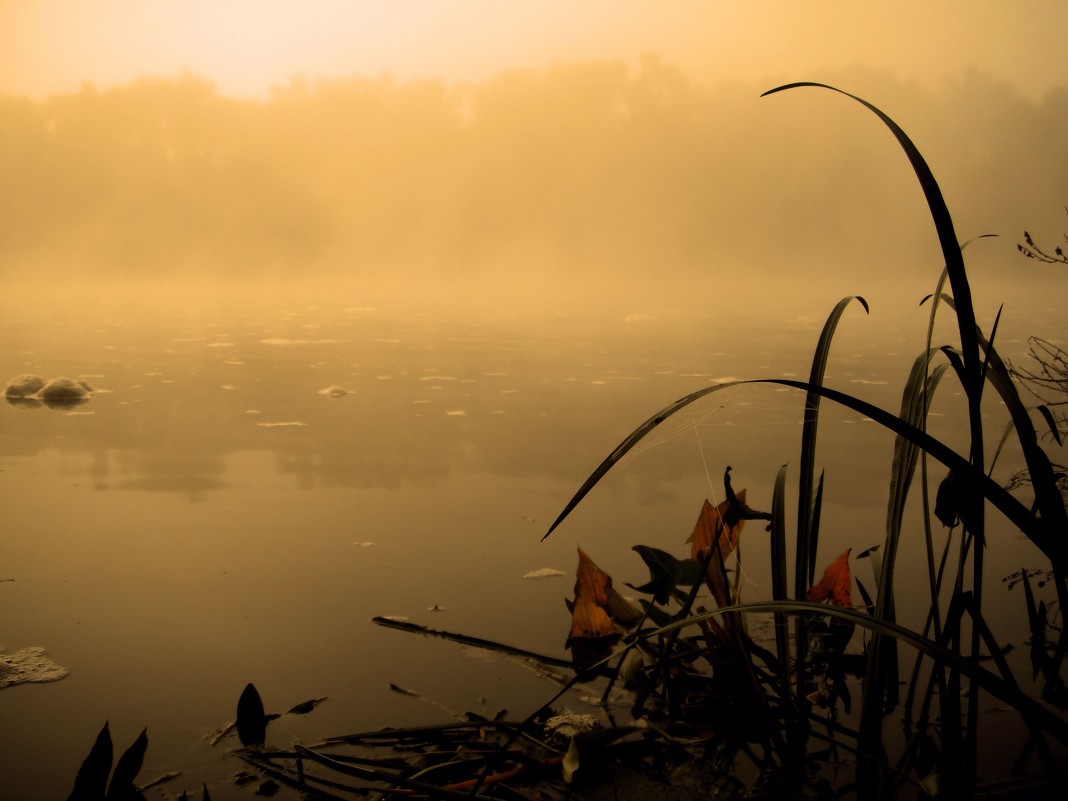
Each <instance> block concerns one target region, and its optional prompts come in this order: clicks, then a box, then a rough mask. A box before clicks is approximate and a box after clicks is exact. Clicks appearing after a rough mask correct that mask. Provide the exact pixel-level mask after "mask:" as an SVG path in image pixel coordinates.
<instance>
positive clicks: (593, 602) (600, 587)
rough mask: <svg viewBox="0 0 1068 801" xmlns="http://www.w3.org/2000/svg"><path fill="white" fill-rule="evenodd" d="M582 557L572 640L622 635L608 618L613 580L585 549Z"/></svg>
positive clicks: (580, 558) (573, 614)
mask: <svg viewBox="0 0 1068 801" xmlns="http://www.w3.org/2000/svg"><path fill="white" fill-rule="evenodd" d="M578 556H579V563H578V571H577V578H576V580H575V606H574V609H573V610H572V612H571V637H586V638H599V637H614V636H616V635H617V634H619V631H618V629H616V625H615V623H613V622H612V618H611V617H610V616H609V614H608V606H609V591H610V590H611V589H612V577H611V576H609V575H608V574H607V573H605V572H604V571H603V570H601V568H599V567H597V565H596V564H594V562H593V560H592V559H590V557H589V556H587V554H586V552H585V551H584V550H582V549H581V548H579V549H578Z"/></svg>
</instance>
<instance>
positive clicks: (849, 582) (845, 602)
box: [805, 548, 853, 608]
mask: <svg viewBox="0 0 1068 801" xmlns="http://www.w3.org/2000/svg"><path fill="white" fill-rule="evenodd" d="M852 550H853V549H852V548H846V549H845V550H844V551H842V553H841V555H840V556H839V557H838V558H837V559H835V560H834V561H833V562H831V563H830V564H829V565H827V569H826V570H824V571H823V578H821V579H820V580H819V582H817V583H816V584H815V585H814V586H813V587H812V589H811V590H809V591H808V595H807V596H805V597H806V599H807V600H809V601H815V602H817V603H818V602H820V601H825V600H827V599H828V598H829V599H830V600H831V603H832V604H833V605H835V606H841V607H845V608H850V607H852V606H853V593H852V590H853V576H852V574H851V573H850V572H849V553H850V551H852Z"/></svg>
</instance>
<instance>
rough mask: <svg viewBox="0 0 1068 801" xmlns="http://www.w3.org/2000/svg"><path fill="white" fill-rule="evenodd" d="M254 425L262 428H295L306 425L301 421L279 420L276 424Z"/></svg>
mask: <svg viewBox="0 0 1068 801" xmlns="http://www.w3.org/2000/svg"><path fill="white" fill-rule="evenodd" d="M256 425H258V426H262V427H263V428H297V427H300V426H306V425H308V424H307V423H305V422H303V421H301V420H281V421H279V422H277V423H256Z"/></svg>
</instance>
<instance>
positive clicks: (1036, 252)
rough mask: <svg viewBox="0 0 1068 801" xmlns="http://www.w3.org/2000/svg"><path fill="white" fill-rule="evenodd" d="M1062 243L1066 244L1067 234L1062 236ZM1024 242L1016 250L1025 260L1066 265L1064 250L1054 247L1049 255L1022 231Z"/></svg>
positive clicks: (1067, 209)
mask: <svg viewBox="0 0 1068 801" xmlns="http://www.w3.org/2000/svg"><path fill="white" fill-rule="evenodd" d="M1064 210H1065V212H1068V206H1065V207H1064ZM1064 241H1065V242H1068V234H1065V235H1064ZM1024 242H1025V243H1026V244H1023V245H1017V246H1016V249H1017V250H1018V251H1020V252H1021V253H1022V254H1024V255H1025V256H1026V257H1027V258H1029V259H1038V260H1039V261H1041V262H1044V263H1046V264H1068V256H1065V255H1064V248H1061V247H1056V248H1054V249H1053V253H1049V252H1047V251H1045V250H1043V249H1042V248H1040V247H1039V246H1038V245H1036V244H1035V242H1034V240H1033V239H1032V238H1031V234H1030V233H1028V232H1027V231H1024Z"/></svg>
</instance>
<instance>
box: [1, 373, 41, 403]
mask: <svg viewBox="0 0 1068 801" xmlns="http://www.w3.org/2000/svg"><path fill="white" fill-rule="evenodd" d="M45 383H46V382H45V380H44V379H43V378H41V376H39V375H17V376H15V377H14V378H12V379H11V380H10V381H8V382H7V387H6V388H5V389H4V396H5V397H8V398H28V397H30V396H31V395H36V394H37V393H38V392H40V391H41V388H42V387H43V386H44V385H45Z"/></svg>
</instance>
